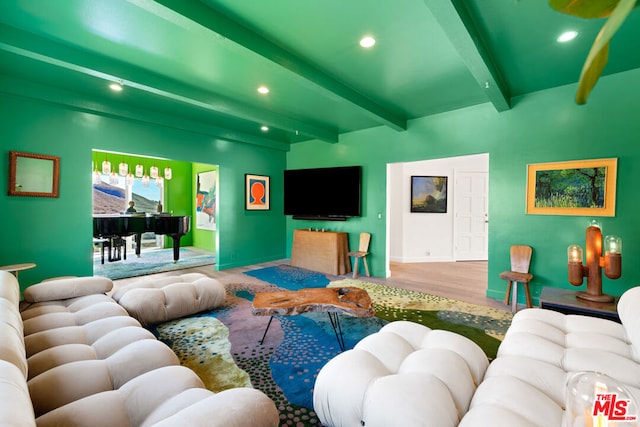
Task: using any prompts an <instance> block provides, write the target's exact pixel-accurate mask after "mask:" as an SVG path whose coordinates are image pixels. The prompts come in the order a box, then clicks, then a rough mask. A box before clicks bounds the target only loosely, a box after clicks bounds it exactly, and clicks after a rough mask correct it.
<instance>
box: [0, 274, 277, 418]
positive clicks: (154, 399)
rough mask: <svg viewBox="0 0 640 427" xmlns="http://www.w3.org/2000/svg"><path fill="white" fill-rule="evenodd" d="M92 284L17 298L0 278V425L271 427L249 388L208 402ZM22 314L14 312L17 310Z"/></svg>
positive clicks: (166, 353) (197, 383) (267, 404)
mask: <svg viewBox="0 0 640 427" xmlns="http://www.w3.org/2000/svg"><path fill="white" fill-rule="evenodd" d="M111 287H112V283H111V281H110V280H109V279H105V278H101V277H86V278H67V279H60V280H53V281H48V282H43V283H41V284H37V285H33V286H31V287H29V288H27V289H26V290H25V293H24V297H25V300H26V301H28V302H27V303H25V302H22V303H21V302H20V291H19V286H18V281H17V279H16V278H15V277H14V276H13V275H11V274H10V273H7V272H4V271H0V425H3V426H5V425H6V426H35V425H38V426H91V427H100V426H105V427H107V426H109V427H113V426H119V427H127V426H225V427H228V426H247V427H249V426H251V427H254V426H265V427H266V426H277V425H278V423H279V417H278V411H277V409H276V407H275V404H274V403H273V402H272V401H271V400H270V399H269V398H268V397H267V396H266V395H265V394H263V393H262V392H260V391H258V390H254V389H251V388H237V389H230V390H226V391H223V392H220V393H213V392H211V391H209V390H207V389H205V388H204V385H203V383H202V381H201V380H200V379H199V378H198V376H197V375H196V374H195V373H194V372H193V371H191V370H190V369H188V368H186V367H183V366H180V364H179V361H178V359H177V357H176V355H175V354H173V352H172V351H171V350H170V349H169V347H167V346H166V345H164V344H163V343H162V342H160V341H158V340H156V338H155V337H154V336H153V334H151V333H150V332H149V331H147V330H146V329H144V328H142V327H141V326H140V323H139V322H138V321H137V320H135V319H134V318H132V317H130V316H129V315H128V313H127V312H126V310H124V309H123V308H122V307H121V306H120V305H118V304H117V303H116V302H115V301H114V300H113V299H111V298H110V297H108V296H107V295H105V293H106V292H108V291H110V290H111ZM20 309H22V311H20Z"/></svg>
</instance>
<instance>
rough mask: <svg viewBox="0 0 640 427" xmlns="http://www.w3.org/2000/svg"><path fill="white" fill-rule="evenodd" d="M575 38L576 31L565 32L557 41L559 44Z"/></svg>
mask: <svg viewBox="0 0 640 427" xmlns="http://www.w3.org/2000/svg"><path fill="white" fill-rule="evenodd" d="M577 36H578V32H577V31H565V32H564V33H562V34H560V36H559V37H558V38H557V40H558V42H560V43H566V42H569V41H571V40H573V39H575V38H576V37H577Z"/></svg>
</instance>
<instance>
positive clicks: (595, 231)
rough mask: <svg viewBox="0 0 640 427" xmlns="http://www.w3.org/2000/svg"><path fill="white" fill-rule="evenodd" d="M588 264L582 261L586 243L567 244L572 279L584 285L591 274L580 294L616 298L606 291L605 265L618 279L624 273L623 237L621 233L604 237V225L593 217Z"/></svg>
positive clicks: (610, 275)
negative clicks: (582, 245)
mask: <svg viewBox="0 0 640 427" xmlns="http://www.w3.org/2000/svg"><path fill="white" fill-rule="evenodd" d="M586 249H587V256H586V265H583V264H582V255H583V251H582V247H580V246H579V245H570V246H569V247H568V248H567V256H568V261H569V266H568V270H569V283H571V284H572V285H574V286H581V285H582V281H583V278H584V277H586V278H587V289H586V290H585V291H581V292H578V294H577V297H578V298H581V299H584V300H587V301H593V302H612V301H613V299H614V298H613V296H611V295H606V294H603V293H602V268H603V267H604V274H605V275H606V276H607V277H608V278H609V279H618V278H619V277H620V276H621V275H622V239H621V238H620V237H618V236H606V237H605V238H604V254H603V239H602V231H601V228H600V225H599V224H598V223H597V222H595V221H592V222H591V225H589V227H587V232H586Z"/></svg>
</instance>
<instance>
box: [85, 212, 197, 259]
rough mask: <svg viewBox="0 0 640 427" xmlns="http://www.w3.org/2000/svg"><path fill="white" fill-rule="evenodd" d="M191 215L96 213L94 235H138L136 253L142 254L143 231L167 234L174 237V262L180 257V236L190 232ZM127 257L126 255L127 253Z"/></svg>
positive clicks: (117, 236)
mask: <svg viewBox="0 0 640 427" xmlns="http://www.w3.org/2000/svg"><path fill="white" fill-rule="evenodd" d="M190 227H191V217H190V216H173V215H166V214H153V215H147V214H142V213H140V214H132V215H96V216H94V217H93V237H94V238H96V239H108V240H109V241H111V240H112V239H115V238H119V239H121V238H123V237H126V236H136V239H135V241H136V255H138V256H140V246H141V242H142V233H148V232H152V233H155V234H165V235H167V236H170V237H171V238H172V239H173V262H177V261H178V259H180V238H181V237H182V236H184V235H185V234H187V233H188V232H189V229H190ZM125 258H126V255H125Z"/></svg>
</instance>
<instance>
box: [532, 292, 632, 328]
mask: <svg viewBox="0 0 640 427" xmlns="http://www.w3.org/2000/svg"><path fill="white" fill-rule="evenodd" d="M576 295H577V292H575V291H570V290H567V289H560V288H550V287H545V288H543V289H542V293H541V294H540V308H546V309H548V310H553V311H558V312H560V313H564V314H582V315H584V316H592V317H600V318H603V319H609V320H613V321H614V322H618V323H620V317H619V316H618V310H617V309H616V307H617V304H618V299H619V298H618V297H616V298H615V299H614V301H613V302H610V303H601V302H592V301H586V300H582V299H580V298H577V297H576Z"/></svg>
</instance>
